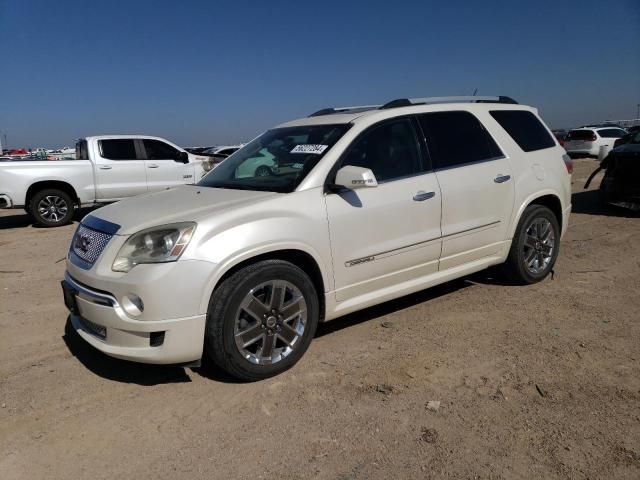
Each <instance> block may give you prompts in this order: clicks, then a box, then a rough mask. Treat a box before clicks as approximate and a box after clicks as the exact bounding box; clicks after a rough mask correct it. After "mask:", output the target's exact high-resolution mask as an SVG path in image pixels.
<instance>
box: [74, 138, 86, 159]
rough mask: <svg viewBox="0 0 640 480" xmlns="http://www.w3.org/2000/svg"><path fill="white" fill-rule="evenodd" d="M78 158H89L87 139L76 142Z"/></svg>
mask: <svg viewBox="0 0 640 480" xmlns="http://www.w3.org/2000/svg"><path fill="white" fill-rule="evenodd" d="M76 160H89V151H88V149H87V141H86V140H84V139H83V140H78V143H76Z"/></svg>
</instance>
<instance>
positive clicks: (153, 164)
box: [149, 163, 160, 168]
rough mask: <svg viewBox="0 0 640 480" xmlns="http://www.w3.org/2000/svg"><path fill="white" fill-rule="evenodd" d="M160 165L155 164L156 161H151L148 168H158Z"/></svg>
mask: <svg viewBox="0 0 640 480" xmlns="http://www.w3.org/2000/svg"><path fill="white" fill-rule="evenodd" d="M159 166H160V165H158V164H156V163H152V164H151V165H149V168H158V167H159Z"/></svg>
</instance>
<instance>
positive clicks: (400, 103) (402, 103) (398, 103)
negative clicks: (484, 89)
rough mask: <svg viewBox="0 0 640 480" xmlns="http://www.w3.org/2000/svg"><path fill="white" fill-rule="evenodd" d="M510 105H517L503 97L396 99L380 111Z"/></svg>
mask: <svg viewBox="0 0 640 480" xmlns="http://www.w3.org/2000/svg"><path fill="white" fill-rule="evenodd" d="M458 102H470V103H511V104H517V103H518V102H516V101H515V100H514V99H513V98H511V97H505V96H502V95H500V96H497V97H481V96H461V97H424V98H397V99H395V100H391V101H390V102H387V103H385V104H384V105H382V106H381V107H379V108H380V110H386V109H388V108H397V107H409V106H411V105H428V104H433V103H458Z"/></svg>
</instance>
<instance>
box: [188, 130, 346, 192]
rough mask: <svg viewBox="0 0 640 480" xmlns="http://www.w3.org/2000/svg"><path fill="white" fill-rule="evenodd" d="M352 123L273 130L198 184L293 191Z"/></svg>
mask: <svg viewBox="0 0 640 480" xmlns="http://www.w3.org/2000/svg"><path fill="white" fill-rule="evenodd" d="M350 127H351V125H349V124H342V125H307V126H300V127H287V128H276V129H273V130H269V131H268V132H265V133H263V134H262V135H260V136H259V137H258V138H256V139H255V140H253V141H252V142H251V143H248V144H247V145H245V146H244V147H242V148H241V149H240V150H238V151H237V152H236V153H234V154H233V155H231V156H230V157H229V158H227V159H226V160H225V161H223V162H222V163H221V164H220V165H219V166H217V167H216V168H214V169H213V170H212V171H211V172H210V173H209V174H207V175H206V176H205V177H203V178H202V180H200V182H198V186H201V187H214V188H233V189H239V190H264V191H269V192H282V193H289V192H292V191H294V190H295V189H296V187H297V186H298V185H299V184H300V182H301V181H302V179H303V178H304V177H305V176H306V175H307V174H308V173H309V172H310V171H311V170H312V169H313V167H315V166H316V164H317V163H318V161H319V160H320V159H321V158H322V157H323V156H324V155H325V154H326V153H327V152H328V151H329V149H331V147H332V146H333V145H334V144H335V143H336V142H337V141H338V140H339V139H340V137H342V135H344V133H345V132H346V131H347V130H348V129H349V128H350Z"/></svg>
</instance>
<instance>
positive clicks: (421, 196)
mask: <svg viewBox="0 0 640 480" xmlns="http://www.w3.org/2000/svg"><path fill="white" fill-rule="evenodd" d="M435 196H436V192H423V191H422V190H420V191H419V192H418V193H416V194H415V195H414V196H413V199H414V200H415V201H416V202H424V201H425V200H429V199H430V198H433V197H435Z"/></svg>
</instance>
